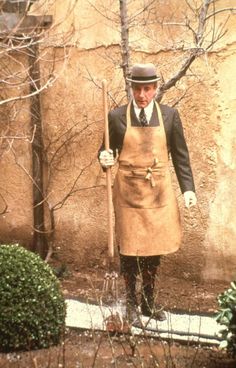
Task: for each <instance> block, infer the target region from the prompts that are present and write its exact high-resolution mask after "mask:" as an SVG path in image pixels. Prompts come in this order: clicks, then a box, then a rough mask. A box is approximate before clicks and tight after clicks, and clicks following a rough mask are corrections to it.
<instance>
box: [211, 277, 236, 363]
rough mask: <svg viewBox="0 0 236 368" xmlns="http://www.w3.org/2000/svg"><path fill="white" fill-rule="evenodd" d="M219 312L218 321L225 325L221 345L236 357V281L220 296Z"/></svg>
mask: <svg viewBox="0 0 236 368" xmlns="http://www.w3.org/2000/svg"><path fill="white" fill-rule="evenodd" d="M217 299H218V304H219V308H218V312H217V314H216V321H217V322H218V323H219V324H221V325H222V326H223V328H222V330H221V331H220V333H221V337H222V341H221V343H220V347H221V348H222V349H224V348H225V349H226V350H227V351H228V352H229V353H230V354H231V355H232V356H233V357H236V281H232V282H231V283H230V288H229V289H227V290H225V291H224V292H223V293H221V294H220V295H219V296H218V298H217Z"/></svg>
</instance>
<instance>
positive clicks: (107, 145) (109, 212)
mask: <svg viewBox="0 0 236 368" xmlns="http://www.w3.org/2000/svg"><path fill="white" fill-rule="evenodd" d="M102 91H103V109H104V133H105V149H106V150H109V149H110V143H109V125H108V108H107V81H106V80H105V79H104V80H103V81H102ZM111 183H112V180H111V168H110V167H109V168H107V169H106V186H107V215H108V255H109V257H114V241H113V222H112V216H113V205H112V187H111Z"/></svg>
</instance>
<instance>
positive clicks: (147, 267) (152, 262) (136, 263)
mask: <svg viewBox="0 0 236 368" xmlns="http://www.w3.org/2000/svg"><path fill="white" fill-rule="evenodd" d="M159 265H160V256H150V257H149V256H148V257H135V256H124V255H122V254H121V255H120V268H121V274H122V275H123V277H124V281H125V288H126V300H127V304H128V305H132V306H137V305H138V304H139V303H138V300H137V295H136V280H137V276H140V277H141V279H142V290H141V309H142V312H144V314H145V312H148V311H150V310H152V309H153V306H154V288H155V277H156V273H157V268H158V266H159Z"/></svg>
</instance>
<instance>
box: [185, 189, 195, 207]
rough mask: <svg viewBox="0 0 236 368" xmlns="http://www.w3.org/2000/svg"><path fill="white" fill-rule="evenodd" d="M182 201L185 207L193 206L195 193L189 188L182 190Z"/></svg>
mask: <svg viewBox="0 0 236 368" xmlns="http://www.w3.org/2000/svg"><path fill="white" fill-rule="evenodd" d="M184 202H185V206H186V207H187V208H190V207H192V206H195V205H196V203H197V198H196V195H195V193H194V192H192V191H191V190H187V192H184Z"/></svg>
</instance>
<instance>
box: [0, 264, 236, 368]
mask: <svg viewBox="0 0 236 368" xmlns="http://www.w3.org/2000/svg"><path fill="white" fill-rule="evenodd" d="M115 268H116V267H115ZM57 271H58V274H59V275H60V276H61V278H60V280H61V286H62V290H63V293H64V295H65V297H73V298H78V299H80V300H86V301H88V302H90V301H91V302H96V301H99V300H100V299H101V298H102V299H103V301H104V302H107V303H110V302H112V298H114V294H112V293H109V292H107V293H104V292H103V291H102V289H103V282H104V275H105V273H106V271H107V269H106V267H100V266H99V267H98V266H97V267H96V266H94V267H92V268H88V267H87V268H86V267H84V268H81V267H80V269H77V268H76V267H74V266H71V267H70V268H69V269H68V268H66V269H65V268H63V267H59V268H57ZM116 271H118V269H117V268H116ZM177 276H178V275H173V276H171V277H170V276H168V277H167V276H166V275H165V274H164V273H162V272H160V275H159V278H158V279H157V285H156V286H157V288H156V289H157V299H158V303H161V304H162V305H163V306H164V307H165V309H168V310H176V309H178V310H185V311H190V312H197V313H198V312H202V313H211V314H212V313H215V311H216V310H217V307H218V304H217V295H218V294H219V293H221V292H223V291H224V290H225V288H226V287H228V285H227V284H226V283H210V282H208V283H197V282H196V281H193V280H190V279H189V277H186V278H181V279H180V278H178V277H177ZM117 290H118V298H120V299H123V298H124V284H123V279H122V277H121V276H119V277H118V280H117ZM235 366H236V361H235V360H233V359H232V358H230V357H229V356H228V355H227V354H226V352H224V351H219V349H218V347H217V346H202V345H199V344H194V345H192V344H190V342H189V343H186V344H179V343H176V342H174V341H160V340H158V339H154V338H148V337H145V336H144V337H137V336H131V335H130V334H121V333H114V334H112V335H111V334H108V333H107V332H100V331H82V330H79V329H67V330H66V332H65V337H64V341H63V342H62V343H61V345H60V346H56V347H52V348H50V349H46V350H38V351H30V352H20V353H14V354H1V355H0V368H2V367H7V368H8V367H11V368H15V367H17V368H31V367H32V368H91V367H96V368H103V367H104V368H113V367H117V368H125V367H138V368H152V367H160V368H204V367H205V368H233V367H235Z"/></svg>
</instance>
